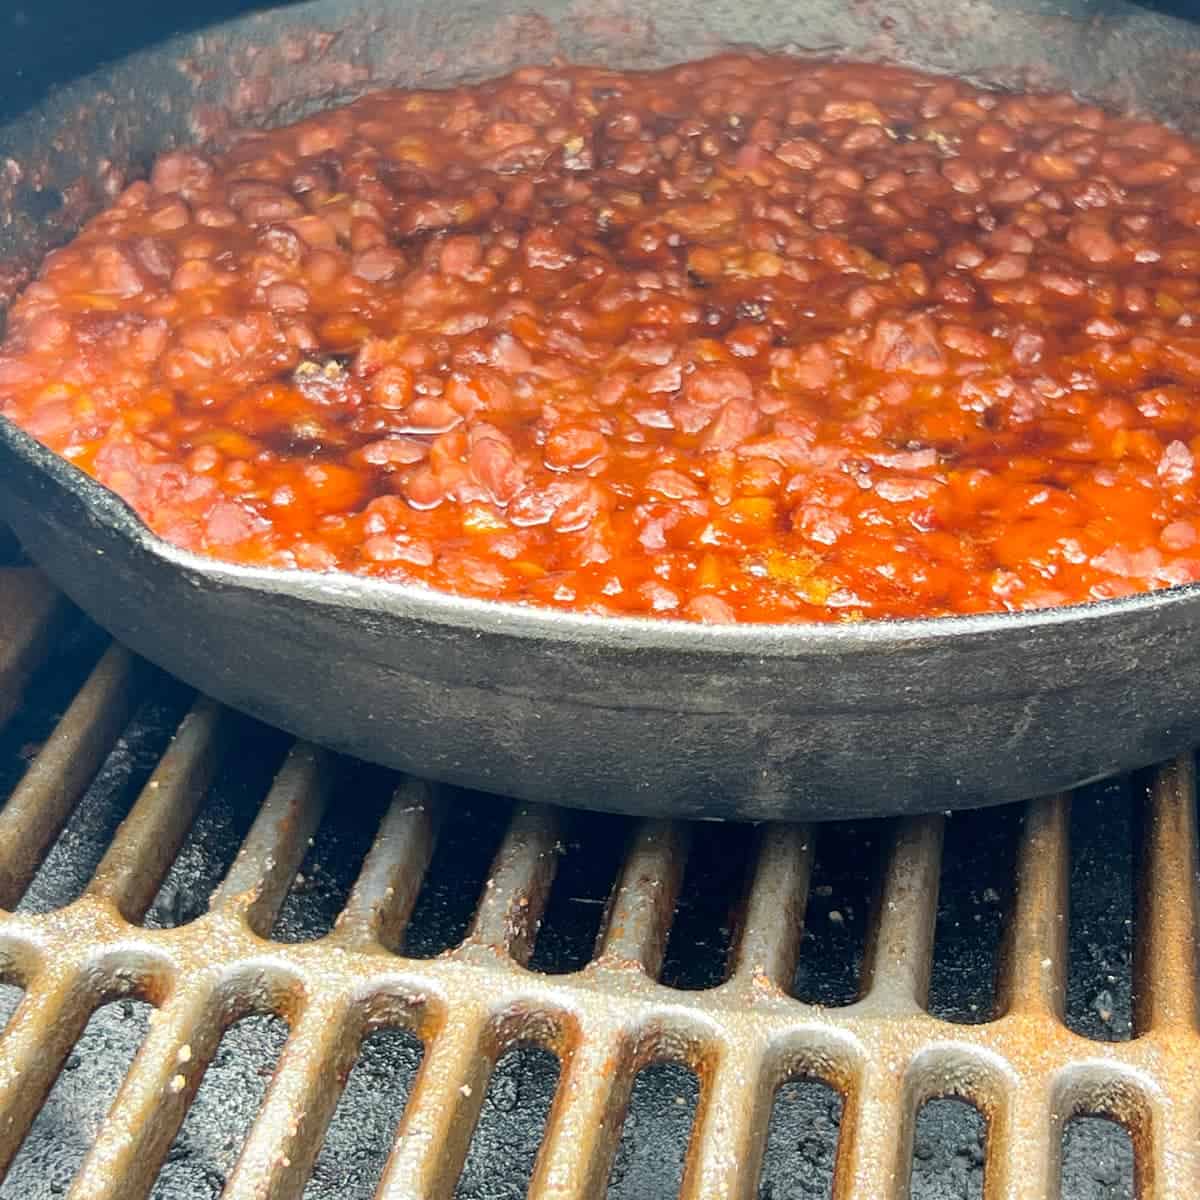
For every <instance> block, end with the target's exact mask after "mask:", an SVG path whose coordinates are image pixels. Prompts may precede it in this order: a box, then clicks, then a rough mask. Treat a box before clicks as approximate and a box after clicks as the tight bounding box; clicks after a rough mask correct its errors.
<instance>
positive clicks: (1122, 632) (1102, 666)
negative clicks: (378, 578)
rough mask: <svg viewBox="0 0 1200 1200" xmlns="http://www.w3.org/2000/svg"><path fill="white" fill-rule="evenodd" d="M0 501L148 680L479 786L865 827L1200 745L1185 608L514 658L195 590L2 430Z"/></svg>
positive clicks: (355, 616) (589, 646) (528, 649)
mask: <svg viewBox="0 0 1200 1200" xmlns="http://www.w3.org/2000/svg"><path fill="white" fill-rule="evenodd" d="M18 436H20V435H18ZM68 469H69V468H68ZM0 477H2V478H3V479H4V480H5V483H4V485H3V486H0V495H2V496H3V499H4V512H5V513H6V515H7V516H8V517H9V519H10V520H11V521H12V523H13V525H14V526H15V528H16V529H17V531H18V533H19V534H20V535H21V537H22V538H23V539H24V540H25V541H26V543H27V545H28V546H29V549H30V551H31V552H32V554H33V555H34V557H35V558H36V559H37V560H38V561H39V562H41V563H42V564H43V565H44V566H45V567H46V569H47V570H48V572H49V573H50V575H51V576H52V577H53V578H55V579H57V580H58V581H59V582H60V583H61V584H62V586H63V588H64V589H65V590H66V591H67V593H68V594H69V595H70V596H71V597H72V598H73V599H74V600H75V601H76V602H77V603H78V604H79V605H80V606H81V607H83V608H85V609H87V610H88V611H89V612H91V613H92V614H93V615H94V616H95V617H96V618H97V619H98V620H99V621H100V622H101V623H102V624H104V625H105V626H107V627H108V628H110V629H111V630H112V631H113V632H114V633H115V634H116V635H117V636H118V637H120V638H121V639H123V640H124V641H126V642H127V643H128V644H129V645H131V646H132V647H133V648H134V649H135V650H137V651H138V652H139V653H141V654H142V655H144V656H145V657H147V658H149V659H151V660H153V661H155V662H159V663H161V664H163V665H164V666H166V667H168V668H169V669H170V670H172V671H173V672H174V673H176V674H177V675H179V676H181V677H182V678H183V679H185V680H187V681H188V682H189V683H191V684H193V685H194V686H196V687H198V688H201V689H203V690H204V691H207V692H209V693H211V694H212V695H215V696H217V697H219V698H220V699H222V700H224V701H226V702H227V703H229V704H231V705H233V706H234V707H237V708H240V709H243V710H245V711H248V712H250V713H252V714H254V715H255V716H258V717H260V718H262V719H264V720H266V721H269V722H271V723H273V724H276V725H280V726H282V727H284V728H286V729H289V730H290V731H292V732H293V733H296V734H297V735H299V736H301V737H305V738H308V739H311V740H314V741H319V742H323V743H325V744H328V745H331V746H333V747H334V748H335V749H338V750H342V751H346V752H348V753H352V754H356V755H359V756H362V757H365V758H370V759H374V760H377V761H380V762H383V763H385V764H387V765H389V766H393V767H398V768H400V769H407V770H412V771H419V772H421V773H422V774H425V775H431V776H433V777H436V778H440V779H443V780H446V781H449V782H453V783H459V784H463V785H467V786H471V787H477V788H482V789H486V790H491V791H496V792H504V793H511V794H516V795H520V796H522V797H525V798H528V799H534V800H544V801H550V802H563V803H570V804H575V805H586V806H593V807H599V808H608V809H614V810H619V811H622V812H628V813H637V814H646V815H656V814H662V813H673V814H681V815H689V816H696V817H721V818H753V819H782V818H794V817H798V816H805V817H812V818H828V817H844V816H849V815H876V814H883V813H888V812H899V811H906V812H915V811H922V810H928V809H934V808H952V807H966V806H973V805H979V804H988V803H995V802H999V801H1004V800H1009V799H1013V798H1015V797H1018V796H1023V795H1030V794H1033V793H1035V792H1037V791H1053V790H1057V789H1059V788H1064V787H1067V786H1069V785H1071V784H1073V783H1077V782H1080V781H1082V780H1083V779H1085V778H1092V777H1095V776H1097V775H1101V774H1106V773H1108V772H1111V771H1115V770H1119V769H1123V768H1126V767H1130V766H1134V765H1138V764H1142V763H1146V762H1149V761H1152V760H1154V759H1156V758H1160V757H1164V756H1166V755H1168V754H1170V753H1173V752H1175V751H1177V750H1180V749H1183V748H1186V747H1188V746H1190V745H1192V744H1194V743H1195V742H1197V741H1200V709H1198V707H1197V705H1196V703H1195V698H1196V689H1195V684H1194V680H1195V679H1196V678H1198V677H1200V638H1198V637H1197V605H1198V603H1200V602H1198V600H1197V597H1196V596H1195V595H1193V594H1190V593H1189V594H1187V595H1182V594H1173V595H1171V596H1164V597H1161V598H1157V597H1156V598H1155V599H1156V600H1157V601H1158V602H1157V603H1156V604H1154V605H1152V606H1148V607H1144V608H1142V609H1140V610H1138V611H1134V612H1129V613H1122V612H1118V611H1115V610H1111V609H1110V610H1109V611H1108V612H1107V613H1105V614H1104V615H1103V616H1099V617H1096V616H1093V617H1091V618H1090V619H1086V618H1083V619H1079V618H1076V619H1070V620H1060V621H1056V622H1052V623H1049V624H1043V625H1038V626H1034V627H1030V628H1023V627H1022V626H1021V625H1020V624H1019V619H1018V620H1016V621H1012V622H1006V623H1004V624H1003V626H1002V627H1001V628H1000V629H994V628H993V629H992V630H988V631H985V632H979V633H965V634H961V635H958V634H956V635H953V636H937V635H930V636H929V637H909V638H904V639H893V640H882V639H880V640H878V641H876V642H875V643H873V644H872V643H868V642H862V641H860V642H854V641H850V640H846V641H845V643H844V644H842V645H837V644H831V642H830V641H829V640H825V641H823V642H818V641H817V640H816V639H804V638H784V639H776V640H777V643H778V644H776V645H774V646H771V645H770V642H771V640H772V635H770V634H767V635H765V637H764V638H762V639H758V638H756V639H753V641H751V642H750V643H749V644H748V645H747V646H746V648H745V650H744V651H740V652H739V651H738V650H737V649H731V648H730V646H729V643H728V642H725V644H722V641H723V639H721V637H720V631H711V632H713V633H714V634H715V635H716V636H714V637H713V638H712V639H711V642H710V643H709V644H708V645H707V646H706V645H704V644H703V642H702V644H701V645H699V646H689V647H679V648H673V647H671V646H669V645H663V644H658V645H648V646H639V645H638V644H637V642H638V638H637V636H636V635H635V636H626V637H623V638H620V639H615V638H614V639H610V640H609V641H607V642H605V641H601V640H598V639H586V640H585V639H578V638H571V637H561V638H559V637H555V638H545V637H529V636H526V635H524V634H522V633H521V632H519V631H514V630H513V629H512V628H508V627H506V624H507V623H506V622H503V621H497V622H496V623H495V625H494V626H493V625H491V624H489V623H485V622H478V623H476V625H475V626H474V627H473V628H466V627H464V626H463V625H461V624H456V623H452V622H451V623H447V622H446V621H445V619H444V618H443V619H437V618H432V619H431V618H427V617H423V616H422V615H421V613H420V608H421V603H420V600H419V599H417V600H416V601H415V602H414V603H411V604H409V605H394V606H387V605H384V606H378V605H376V606H372V607H370V608H368V607H366V606H364V605H362V604H351V605H347V604H346V603H345V601H344V600H343V599H341V598H339V597H337V596H335V595H333V594H332V593H331V594H329V595H322V594H320V593H321V592H322V590H323V588H325V587H328V585H322V584H321V583H320V582H319V581H316V580H310V581H309V582H310V584H312V585H313V586H311V587H310V588H307V589H306V588H301V587H298V586H295V582H294V581H292V580H289V579H288V578H287V577H283V578H282V579H280V581H279V585H278V586H277V587H271V586H242V585H239V584H238V583H236V582H232V583H231V582H230V581H228V580H220V579H216V578H215V577H214V573H213V572H211V571H205V570H200V571H195V570H192V569H190V568H189V567H188V566H186V565H181V564H179V563H177V562H175V561H172V560H171V559H170V558H169V557H164V556H162V555H161V554H158V553H154V552H147V550H146V549H145V548H144V547H143V546H142V545H140V544H139V543H138V542H136V541H135V540H133V539H132V538H130V537H129V535H128V533H127V532H126V531H125V530H123V529H122V528H120V526H119V525H114V523H112V522H110V521H107V520H104V519H102V518H101V519H97V517H96V515H95V510H96V506H95V505H90V504H88V503H87V502H86V501H85V500H81V498H80V497H79V496H78V495H77V494H76V493H75V492H74V491H73V490H71V489H70V488H65V487H62V486H59V485H58V484H56V483H55V482H53V481H51V480H48V478H47V475H46V474H41V473H34V472H30V471H29V470H28V469H27V467H26V466H25V463H24V462H23V460H22V457H21V455H20V453H19V452H16V453H14V450H13V437H12V435H11V433H10V431H9V430H7V429H3V428H0ZM347 590H348V591H349V592H350V593H351V594H352V593H353V590H354V584H353V581H349V582H348V589H347ZM406 609H407V611H405V610H406ZM880 632H883V630H882V629H881V630H880ZM764 642H765V643H766V644H765V645H764ZM784 643H786V644H784Z"/></svg>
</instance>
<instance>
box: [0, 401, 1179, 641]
mask: <svg viewBox="0 0 1200 1200" xmlns="http://www.w3.org/2000/svg"><path fill="white" fill-rule="evenodd" d="M0 443H3V444H4V446H5V447H7V449H9V450H10V451H11V452H12V453H14V454H15V455H16V456H17V457H18V458H19V459H20V460H21V461H22V463H23V465H25V466H26V467H28V468H29V469H30V470H31V471H33V472H34V473H36V474H37V475H40V476H42V477H43V478H44V479H45V480H46V481H47V482H48V483H50V484H51V485H53V486H55V487H57V488H58V489H60V490H62V491H65V492H68V493H70V494H71V495H72V496H73V498H74V499H75V500H77V501H78V502H79V503H80V504H82V505H83V506H84V508H85V509H86V510H87V512H88V515H89V516H90V517H91V519H92V520H93V521H94V522H96V523H98V524H100V525H101V526H103V527H106V528H107V529H108V530H109V531H110V532H112V533H113V534H116V535H117V536H118V537H120V538H122V539H123V540H125V541H126V542H127V543H129V545H130V548H131V549H134V550H137V551H140V552H141V553H142V554H144V555H146V556H148V557H150V558H151V559H153V560H155V561H156V562H158V563H160V564H162V565H163V566H164V567H167V568H170V569H173V570H175V571H178V572H181V573H182V574H183V575H185V576H186V577H188V579H189V582H191V583H192V584H193V586H199V585H200V584H201V583H202V582H203V583H207V584H209V585H211V586H214V587H218V588H221V587H224V588H234V589H243V590H250V591H258V592H260V593H263V594H265V595H267V596H280V595H282V596H286V597H288V598H291V599H295V600H298V601H301V602H306V603H311V604H322V605H329V606H333V607H335V608H340V609H350V610H356V611H359V612H362V613H371V614H375V615H379V616H384V617H393V618H401V619H407V620H413V621H425V622H432V623H434V624H438V625H443V626H454V627H458V628H461V629H463V630H464V631H471V630H472V629H473V630H475V631H476V632H479V633H483V632H487V633H491V634H498V635H502V636H507V637H512V638H519V639H525V640H530V641H553V642H571V643H575V644H577V645H580V646H582V647H586V648H596V649H602V648H611V649H621V650H627V651H636V650H666V651H674V652H677V653H683V654H687V653H696V652H699V653H703V654H712V655H718V656H720V655H758V656H761V657H764V658H778V659H788V658H794V657H799V656H801V655H805V654H808V655H822V654H847V653H851V654H867V653H886V652H887V651H888V650H893V649H894V650H899V649H901V648H907V649H911V648H912V646H913V645H914V644H915V643H921V642H925V643H929V644H930V646H931V648H932V646H933V645H939V646H940V645H944V644H945V643H947V642H950V643H953V642H960V643H961V642H963V641H967V640H971V641H974V640H982V639H988V638H997V637H1006V636H1007V637H1009V638H1015V637H1017V636H1018V635H1020V634H1022V633H1035V632H1038V631H1042V630H1049V629H1052V628H1055V627H1061V626H1064V625H1070V626H1074V625H1079V624H1081V623H1082V624H1088V623H1092V622H1096V623H1105V622H1107V623H1113V622H1118V621H1120V619H1121V618H1128V619H1136V618H1138V617H1143V616H1146V615H1148V614H1151V613H1156V612H1161V611H1162V610H1164V609H1168V608H1174V607H1175V606H1176V605H1190V604H1193V603H1194V602H1196V601H1198V600H1200V582H1197V583H1188V584H1176V585H1173V586H1171V587H1166V588H1159V589H1155V590H1153V591H1149V592H1141V593H1138V594H1136V595H1133V596H1123V597H1120V598H1117V599H1111V600H1093V601H1088V602H1086V603H1083V604H1069V605H1061V606H1058V607H1054V608H1040V609H1028V610H1023V611H1017V612H1008V611H1002V612H984V613H970V614H963V615H950V616H937V617H908V618H902V619H889V618H876V619H866V620H862V621H848V622H842V623H833V622H822V621H797V622H792V623H783V622H742V623H730V624H723V625H716V624H713V625H708V624H702V623H700V622H694V621H683V620H679V619H678V618H673V617H663V618H659V617H643V616H604V615H601V614H593V613H574V612H569V611H563V610H559V609H552V608H547V607H541V606H536V605H524V604H518V603H515V602H513V601H509V600H485V599H479V598H475V597H470V596H458V595H455V594H453V593H451V592H442V591H438V590H437V589H435V588H431V587H426V586H423V585H420V584H408V583H399V582H395V581H390V580H382V579H372V578H369V577H365V576H360V575H354V574H352V573H350V572H346V571H330V572H322V571H312V570H307V569H304V568H280V567H260V566H250V565H245V564H240V563H231V562H226V561H224V560H222V559H218V558H210V557H208V556H207V555H202V554H197V553H195V552H193V551H190V550H184V549H182V548H180V547H178V546H175V545H173V544H172V543H171V542H168V541H166V540H165V539H164V538H162V537H160V536H159V535H158V534H156V533H154V532H153V531H152V530H151V529H150V527H149V526H148V525H146V523H145V522H144V521H143V520H142V518H141V517H140V516H139V515H138V514H137V513H136V512H135V511H134V509H133V508H132V507H131V506H130V505H129V504H128V503H127V502H126V501H125V500H123V499H122V498H121V497H120V496H119V495H118V494H117V493H116V492H114V491H112V490H111V489H110V488H108V487H106V486H105V485H104V484H102V483H100V482H99V481H98V480H96V479H94V478H93V477H92V476H90V475H88V474H87V473H86V472H84V471H83V470H82V469H80V468H79V467H77V466H75V465H74V464H73V463H72V462H70V460H69V459H66V458H64V457H63V456H62V455H60V454H58V453H57V452H56V451H54V450H51V449H50V448H49V447H48V446H45V445H44V444H43V443H41V442H39V441H38V440H37V439H36V438H35V437H33V436H32V435H31V434H29V433H26V432H25V431H24V430H23V429H21V428H20V426H18V425H17V424H15V423H14V422H13V421H12V420H11V419H10V418H8V417H6V416H4V415H3V414H0ZM4 487H5V484H3V483H0V491H2V490H3V489H4ZM98 553H103V551H98Z"/></svg>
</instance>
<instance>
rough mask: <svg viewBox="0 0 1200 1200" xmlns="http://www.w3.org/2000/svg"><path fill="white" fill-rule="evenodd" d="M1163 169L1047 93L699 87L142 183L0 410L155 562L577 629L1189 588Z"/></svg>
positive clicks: (361, 138) (1191, 349)
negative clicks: (183, 550)
mask: <svg viewBox="0 0 1200 1200" xmlns="http://www.w3.org/2000/svg"><path fill="white" fill-rule="evenodd" d="M1198 320H1200V156H1198V152H1197V148H1196V147H1195V146H1193V145H1192V144H1191V143H1190V142H1188V141H1186V140H1185V139H1184V138H1182V137H1180V136H1178V135H1177V134H1175V133H1172V132H1171V131H1169V130H1167V129H1165V128H1163V127H1161V126H1159V125H1155V124H1150V123H1147V122H1145V121H1140V120H1135V119H1132V118H1125V117H1114V116H1111V115H1108V114H1106V113H1104V112H1102V111H1101V110H1100V109H1098V108H1095V107H1090V106H1088V105H1085V104H1083V103H1080V102H1079V101H1077V100H1075V99H1073V98H1071V97H1067V96H1061V95H1058V96H1030V95H1003V94H998V93H993V92H988V91H983V90H980V89H978V88H976V87H973V86H971V85H969V84H967V83H963V82H958V81H955V80H949V79H944V78H934V77H930V76H925V75H921V74H918V73H915V72H912V71H908V70H900V69H892V68H882V67H876V66H863V65H846V64H830V63H817V64H814V63H807V62H801V61H794V60H789V59H785V58H769V57H763V58H758V57H749V56H725V57H721V58H717V59H713V60H711V61H708V62H703V63H696V64H690V65H687V66H683V67H677V68H673V69H670V70H665V71H661V72H656V73H650V74H623V73H614V72H610V71H602V70H595V69H588V68H575V67H548V68H545V69H529V70H523V71H520V72H518V73H516V74H515V75H512V76H510V77H508V78H506V79H501V80H497V81H495V82H491V83H487V84H484V85H482V86H479V87H471V88H463V89H459V90H456V91H446V92H403V91H386V92H379V93H376V94H374V95H370V96H367V97H365V98H363V99H362V100H359V101H357V102H356V103H354V104H351V105H350V106H348V107H346V108H342V109H338V110H336V111H331V112H328V113H325V114H323V115H320V116H318V117H315V118H313V119H310V120H307V121H304V122H302V123H300V124H297V125H294V126H291V127H289V128H286V129H280V130H277V131H274V132H270V133H258V132H251V133H244V134H241V135H238V136H237V137H236V138H235V139H234V140H233V141H232V142H231V143H230V144H229V145H228V146H226V147H225V148H224V149H223V150H222V151H221V152H220V153H217V154H214V155H211V156H206V155H203V154H200V153H199V152H192V151H178V152H173V153H170V154H167V155H166V156H165V157H163V158H162V159H161V160H160V161H159V162H158V163H157V165H156V166H155V167H154V170H153V173H152V175H151V178H150V181H149V182H148V183H136V184H134V185H132V186H131V187H130V188H128V190H127V191H126V192H125V193H124V194H123V195H122V196H121V197H120V199H119V200H118V201H117V202H116V204H115V205H114V206H113V207H112V208H111V209H110V210H109V211H107V212H105V213H103V214H102V215H100V216H98V217H96V218H95V219H94V220H92V221H91V222H89V224H88V225H87V227H86V228H85V229H84V230H83V232H82V233H81V234H80V235H79V237H78V238H76V240H75V241H74V242H72V243H71V244H70V245H69V246H67V247H66V248H64V249H61V250H58V251H55V252H54V253H53V254H51V255H50V256H49V258H48V259H47V260H46V262H45V265H44V267H43V269H42V272H41V275H40V277H39V279H38V281H37V282H36V283H34V284H32V285H31V286H30V287H29V288H28V289H27V290H26V292H25V293H24V295H23V296H22V297H21V298H20V299H19V300H18V302H17V303H16V305H15V306H14V308H13V311H12V314H11V320H10V328H9V334H8V340H7V343H6V345H5V346H4V348H3V351H2V352H0V411H3V412H4V413H5V414H6V415H7V416H8V417H10V418H11V419H13V420H14V421H16V422H17V423H18V424H19V425H21V426H22V427H23V428H25V429H27V430H28V431H29V432H31V433H32V434H34V435H35V436H36V437H38V438H39V439H41V440H42V441H43V442H45V443H46V444H47V445H49V446H50V447H52V448H53V449H54V450H56V451H58V452H59V453H61V454H63V455H65V456H66V457H67V458H68V459H70V460H71V461H72V462H74V463H76V464H77V465H78V466H80V467H82V468H83V469H84V470H85V471H88V472H90V473H91V474H92V475H94V476H95V477H96V478H97V479H99V480H101V481H102V482H103V483H105V484H107V485H108V486H109V487H110V488H112V489H113V490H115V491H116V492H118V493H119V494H120V495H122V496H123V497H124V498H125V499H126V500H127V501H129V503H130V504H131V505H132V506H133V507H134V508H135V509H136V510H137V512H138V513H140V514H141V516H142V517H143V518H144V519H145V520H146V522H147V523H148V524H149V525H150V526H151V528H153V529H154V530H155V531H156V532H157V533H159V534H161V535H162V536H163V537H164V538H166V539H168V540H170V541H172V542H175V543H177V544H179V545H181V546H184V547H187V548H189V549H192V550H196V551H199V552H201V553H204V554H208V555H212V556H215V557H218V558H222V559H228V560H233V561H237V562H247V563H260V564H266V565H269V566H275V567H291V568H296V567H299V568H306V569H313V570H321V571H325V570H344V571H351V572H355V573H357V574H362V575H370V576H376V577H380V578H384V579H391V580H400V581H405V582H420V583H426V584H429V585H431V586H433V587H435V588H440V589H444V590H448V591H452V592H457V593H461V594H468V595H475V596H483V597H489V598H494V599H503V600H516V601H521V602H524V603H531V604H538V605H549V606H553V607H557V608H566V609H574V610H580V611H587V612H603V613H626V614H641V615H650V616H660V617H684V618H691V619H695V620H703V621H796V620H837V619H843V620H845V619H860V618H863V617H900V616H932V615H937V614H945V613H964V612H975V611H981V610H990V609H1022V608H1036V607H1044V606H1049V605H1057V604H1066V603H1071V602H1075V601H1084V600H1089V599H1096V598H1105V597H1113V596H1121V595H1126V594H1129V593H1132V592H1138V591H1145V590H1148V589H1152V588H1158V587H1165V586H1168V585H1172V584H1180V583H1185V582H1189V581H1192V580H1196V579H1200V503H1198V497H1197V480H1196V465H1195V456H1196V454H1197V453H1200V404H1198V403H1197V400H1198V396H1197V387H1198V386H1200V328H1198V327H1197V325H1196V322H1197V321H1198Z"/></svg>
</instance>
